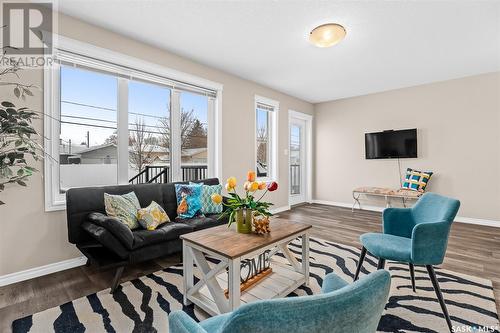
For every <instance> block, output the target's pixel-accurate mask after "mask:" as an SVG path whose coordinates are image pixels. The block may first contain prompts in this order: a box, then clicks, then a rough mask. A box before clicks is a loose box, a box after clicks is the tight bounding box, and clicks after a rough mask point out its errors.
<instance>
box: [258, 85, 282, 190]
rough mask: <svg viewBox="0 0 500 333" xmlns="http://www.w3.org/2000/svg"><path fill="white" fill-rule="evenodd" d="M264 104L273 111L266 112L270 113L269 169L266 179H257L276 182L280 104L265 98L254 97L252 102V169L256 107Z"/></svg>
mask: <svg viewBox="0 0 500 333" xmlns="http://www.w3.org/2000/svg"><path fill="white" fill-rule="evenodd" d="M259 103H260V104H265V105H268V106H271V107H272V108H273V111H268V112H269V113H270V124H269V128H268V131H269V134H268V137H269V140H270V142H269V144H268V145H269V148H268V149H270V152H269V162H268V164H269V167H268V174H267V177H258V178H257V180H258V181H264V182H270V181H278V170H279V169H278V137H279V136H278V119H279V110H280V102H278V101H276V100H274V99H270V98H267V97H263V96H259V95H255V102H254V121H255V125H254V135H255V139H254V144H255V149H254V152H255V153H254V168H256V167H257V105H258V104H259Z"/></svg>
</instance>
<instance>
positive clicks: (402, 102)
mask: <svg viewBox="0 0 500 333" xmlns="http://www.w3.org/2000/svg"><path fill="white" fill-rule="evenodd" d="M315 125H316V133H315V142H316V144H315V148H316V151H315V155H316V160H315V195H314V197H315V199H318V200H325V201H331V202H340V203H352V201H353V200H352V196H351V191H352V189H353V188H354V187H357V186H365V185H366V186H386V187H387V186H389V187H398V186H399V176H398V164H397V161H396V160H366V159H365V158H364V149H365V148H364V133H366V132H375V131H381V130H385V129H404V128H415V127H416V128H418V156H419V157H418V158H417V159H402V160H401V164H402V169H403V170H405V169H406V168H407V167H411V168H416V169H421V170H431V171H434V172H435V174H434V175H433V176H432V179H431V181H430V185H429V190H430V191H433V192H437V193H441V194H445V195H449V196H452V197H456V198H458V199H460V201H461V203H462V206H461V208H460V211H459V215H460V216H463V217H470V218H479V219H491V220H496V221H499V224H500V178H499V174H500V73H498V72H497V73H492V74H484V75H478V76H472V77H467V78H462V79H457V80H451V81H445V82H439V83H433V84H427V85H422V86H417V87H412V88H406V89H399V90H394V91H388V92H383V93H377V94H372V95H366V96H361V97H354V98H348V99H343V100H337V101H332V102H327V103H321V104H317V105H316V106H315ZM363 202H364V203H365V204H368V205H380V204H381V202H380V201H373V200H364V201H363Z"/></svg>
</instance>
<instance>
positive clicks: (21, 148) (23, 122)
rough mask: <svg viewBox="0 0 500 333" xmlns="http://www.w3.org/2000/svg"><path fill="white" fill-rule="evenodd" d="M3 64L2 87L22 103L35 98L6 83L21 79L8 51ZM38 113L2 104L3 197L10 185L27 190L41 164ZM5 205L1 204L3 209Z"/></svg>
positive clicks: (0, 166) (0, 163)
mask: <svg viewBox="0 0 500 333" xmlns="http://www.w3.org/2000/svg"><path fill="white" fill-rule="evenodd" d="M2 51H3V52H2V56H1V58H0V62H1V63H2V64H7V66H5V67H3V68H2V69H1V70H0V87H3V88H5V87H8V88H13V92H14V95H15V96H16V97H17V98H18V99H20V100H23V101H24V100H26V96H33V93H32V91H31V88H32V87H34V86H33V85H26V84H22V83H19V82H15V81H11V80H4V79H5V78H8V77H12V76H14V77H15V78H17V79H19V75H18V71H19V70H20V67H19V64H18V63H16V62H12V61H10V60H8V59H7V58H6V57H5V54H6V47H4V48H3V50H2ZM35 119H38V113H37V112H36V111H33V110H31V109H29V108H27V107H20V108H18V107H16V105H15V104H14V103H12V102H11V101H6V100H4V101H2V102H0V193H1V192H2V191H4V190H5V189H6V185H8V184H17V185H20V186H26V185H27V184H26V181H27V180H28V178H29V177H31V176H32V175H33V173H34V172H36V171H37V170H36V169H35V168H34V167H33V166H31V165H30V162H32V161H38V160H40V159H41V158H42V157H43V156H44V154H43V147H42V146H41V145H40V144H39V143H38V141H37V139H38V138H39V137H40V136H39V134H38V133H37V132H36V130H35V128H34V127H33V120H35ZM3 204H4V202H3V201H1V200H0V205H3Z"/></svg>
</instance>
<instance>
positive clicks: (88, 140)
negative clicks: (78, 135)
mask: <svg viewBox="0 0 500 333" xmlns="http://www.w3.org/2000/svg"><path fill="white" fill-rule="evenodd" d="M87 148H90V131H87Z"/></svg>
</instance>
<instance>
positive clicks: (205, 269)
mask: <svg viewBox="0 0 500 333" xmlns="http://www.w3.org/2000/svg"><path fill="white" fill-rule="evenodd" d="M189 250H190V251H191V253H192V256H193V259H194V261H195V263H196V266H197V267H198V268H199V270H200V273H201V279H203V281H204V282H205V284H206V285H207V287H208V290H209V292H210V294H211V295H212V297H213V298H214V301H215V304H216V305H217V309H218V311H219V313H226V312H228V311H230V309H228V308H229V303H228V301H227V299H226V297H225V296H224V291H223V290H222V288H221V287H220V285H219V282H217V278H216V276H215V274H212V273H211V272H212V269H211V268H210V265H209V264H208V261H207V259H206V258H205V255H204V254H203V252H201V251H199V250H197V249H194V248H189ZM229 267H231V266H229ZM218 269H219V266H217V267H215V270H218Z"/></svg>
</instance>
